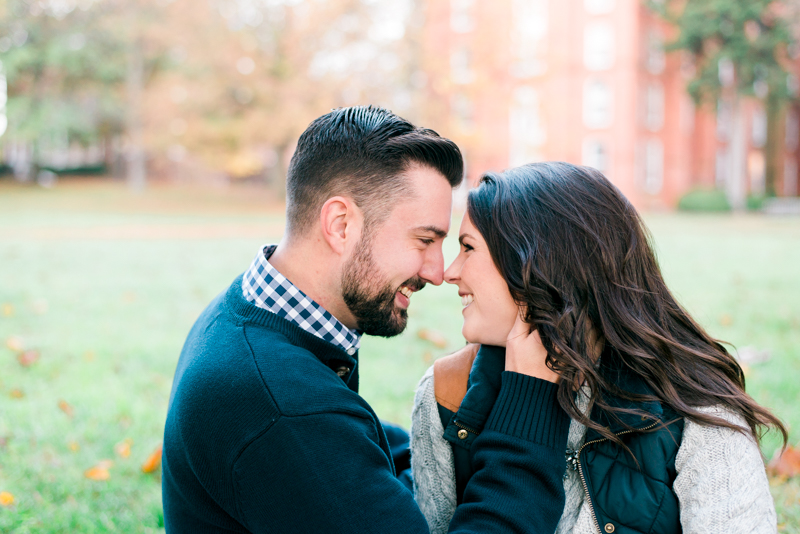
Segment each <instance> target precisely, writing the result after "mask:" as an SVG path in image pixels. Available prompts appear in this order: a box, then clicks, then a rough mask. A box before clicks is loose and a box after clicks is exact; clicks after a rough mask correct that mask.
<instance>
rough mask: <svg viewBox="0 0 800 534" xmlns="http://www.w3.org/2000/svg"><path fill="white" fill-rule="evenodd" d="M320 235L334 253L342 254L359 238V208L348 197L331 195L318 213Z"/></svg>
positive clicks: (360, 225) (360, 218)
mask: <svg viewBox="0 0 800 534" xmlns="http://www.w3.org/2000/svg"><path fill="white" fill-rule="evenodd" d="M319 222H320V229H321V230H322V237H323V239H324V240H325V242H326V243H327V244H328V246H329V247H330V248H331V250H332V251H333V252H335V253H336V254H344V253H345V251H346V250H347V249H348V248H349V247H352V245H354V244H355V243H356V242H358V240H359V239H360V235H361V230H362V227H363V216H362V214H361V210H359V209H358V207H357V206H356V205H355V203H354V202H353V199H351V198H348V197H342V196H337V197H331V198H329V199H328V200H326V201H325V204H323V205H322V209H321V210H320V213H319Z"/></svg>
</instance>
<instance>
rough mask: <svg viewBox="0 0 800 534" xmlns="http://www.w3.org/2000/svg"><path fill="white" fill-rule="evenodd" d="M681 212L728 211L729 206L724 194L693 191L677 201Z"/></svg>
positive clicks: (702, 190)
mask: <svg viewBox="0 0 800 534" xmlns="http://www.w3.org/2000/svg"><path fill="white" fill-rule="evenodd" d="M678 209H679V210H681V211H708V212H718V211H730V209H731V205H730V204H729V203H728V199H727V198H726V197H725V193H724V192H722V191H719V190H718V189H693V190H691V191H689V192H688V193H686V194H685V195H683V196H682V197H681V198H680V200H679V201H678Z"/></svg>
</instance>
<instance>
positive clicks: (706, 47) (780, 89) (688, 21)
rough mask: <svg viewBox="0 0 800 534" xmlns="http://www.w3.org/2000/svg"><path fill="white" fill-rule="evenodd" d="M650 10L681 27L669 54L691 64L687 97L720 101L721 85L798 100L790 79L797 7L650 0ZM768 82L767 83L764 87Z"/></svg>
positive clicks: (768, 1) (753, 0) (758, 1)
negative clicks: (682, 54) (680, 55)
mask: <svg viewBox="0 0 800 534" xmlns="http://www.w3.org/2000/svg"><path fill="white" fill-rule="evenodd" d="M649 4H650V6H651V7H652V8H653V9H654V10H655V11H656V12H657V13H659V14H661V15H662V16H663V17H664V18H665V19H666V20H667V21H669V22H671V23H673V24H674V25H675V26H676V27H677V29H678V36H677V38H676V40H675V41H674V42H673V43H671V44H670V45H669V47H668V49H669V50H684V51H686V52H688V53H689V54H690V55H691V57H692V59H693V60H694V61H693V65H692V67H691V69H690V71H691V72H690V74H691V76H690V81H689V84H688V90H689V93H690V94H691V95H692V97H693V98H694V99H695V100H696V101H698V102H699V101H702V100H703V99H706V98H707V99H709V100H710V101H712V102H716V100H717V99H718V98H719V97H720V93H721V91H722V89H723V87H725V86H727V85H729V84H734V85H735V87H736V89H737V92H738V93H740V94H743V95H755V96H759V97H761V98H763V97H764V96H765V95H766V94H767V92H768V93H769V94H772V95H773V96H775V97H777V98H784V99H785V98H790V97H794V96H796V93H797V89H796V87H795V86H794V85H795V84H796V83H797V82H796V80H794V79H793V78H792V77H790V75H789V68H790V63H791V62H792V61H793V60H794V59H796V58H797V55H798V49H797V43H796V38H795V36H794V35H793V32H792V27H791V25H792V24H793V20H794V19H793V16H794V15H795V14H796V13H795V8H794V5H793V4H791V3H789V2H786V1H783V2H776V1H774V0H688V1H687V0H660V1H657V0H651V1H650V2H649ZM764 84H766V85H764Z"/></svg>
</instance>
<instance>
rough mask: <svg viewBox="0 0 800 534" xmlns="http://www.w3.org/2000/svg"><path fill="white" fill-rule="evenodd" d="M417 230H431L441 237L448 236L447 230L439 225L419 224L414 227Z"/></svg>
mask: <svg viewBox="0 0 800 534" xmlns="http://www.w3.org/2000/svg"><path fill="white" fill-rule="evenodd" d="M414 231H415V232H430V233H432V234H434V235H435V236H436V237H438V238H440V239H444V238H445V237H447V232H446V231H444V230H442V229H441V228H439V227H438V226H418V227H416V228H414Z"/></svg>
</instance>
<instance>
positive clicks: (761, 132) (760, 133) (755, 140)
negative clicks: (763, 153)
mask: <svg viewBox="0 0 800 534" xmlns="http://www.w3.org/2000/svg"><path fill="white" fill-rule="evenodd" d="M750 137H751V142H752V144H753V146H754V147H756V148H763V147H764V145H766V144H767V114H766V113H765V112H764V110H763V109H757V110H755V111H754V112H753V122H752V123H751V124H750Z"/></svg>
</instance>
